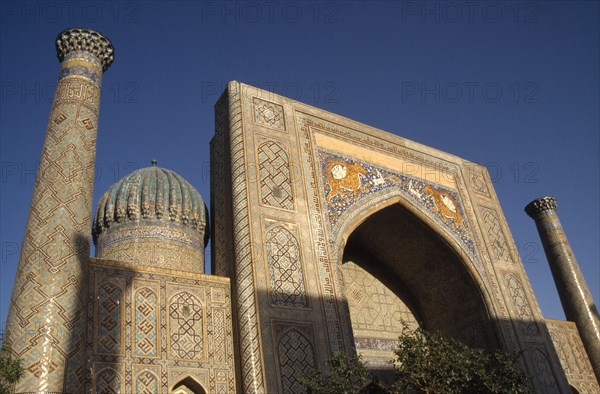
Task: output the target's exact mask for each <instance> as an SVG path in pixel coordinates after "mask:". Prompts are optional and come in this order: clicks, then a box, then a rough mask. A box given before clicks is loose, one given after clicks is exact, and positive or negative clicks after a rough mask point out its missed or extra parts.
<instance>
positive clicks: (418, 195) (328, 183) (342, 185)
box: [318, 150, 476, 255]
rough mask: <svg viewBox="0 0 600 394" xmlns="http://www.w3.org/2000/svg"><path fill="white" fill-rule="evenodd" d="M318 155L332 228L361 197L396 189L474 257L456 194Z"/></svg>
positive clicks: (409, 178)
mask: <svg viewBox="0 0 600 394" xmlns="http://www.w3.org/2000/svg"><path fill="white" fill-rule="evenodd" d="M318 155H319V161H320V163H321V171H322V174H323V180H324V181H323V185H324V190H323V192H324V195H325V196H326V197H325V200H326V202H327V214H328V217H329V221H330V223H331V224H332V225H335V223H336V222H337V221H338V219H339V218H340V216H341V215H342V214H343V213H344V212H345V211H346V210H348V209H349V208H350V207H351V206H353V205H355V204H357V203H358V201H360V199H361V198H362V197H363V196H366V195H369V194H372V193H376V192H378V191H380V190H383V189H387V188H396V189H398V190H400V191H401V192H403V194H404V195H405V196H406V197H407V199H409V201H412V202H414V203H416V204H418V205H419V206H421V207H423V208H425V209H426V210H427V211H429V212H430V213H431V216H432V217H433V218H434V219H435V220H436V222H438V223H441V224H443V225H444V226H445V227H446V228H448V229H449V230H450V231H451V232H452V234H454V235H455V236H456V237H457V238H458V239H459V240H460V242H461V243H462V244H463V245H464V246H465V247H466V249H467V250H468V251H469V252H470V253H471V254H472V255H476V248H475V242H474V241H473V236H472V234H471V229H470V228H469V224H468V223H467V221H466V216H465V214H464V208H463V207H462V203H461V201H460V197H459V195H458V193H456V192H455V191H453V190H449V189H446V188H444V187H441V186H437V185H434V184H430V183H427V182H425V181H423V180H421V179H417V178H412V177H408V176H406V175H402V174H395V173H393V172H391V171H388V170H385V169H383V168H379V167H375V166H373V165H370V164H367V163H359V162H357V161H354V160H352V159H349V158H346V157H342V156H340V155H337V154H333V153H329V152H326V151H322V150H319V152H318Z"/></svg>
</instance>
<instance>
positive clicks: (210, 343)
mask: <svg viewBox="0 0 600 394" xmlns="http://www.w3.org/2000/svg"><path fill="white" fill-rule="evenodd" d="M89 267H90V270H89V272H90V274H89V283H90V285H89V288H90V295H89V298H88V299H89V304H88V309H87V312H88V320H89V321H88V333H89V334H88V338H87V357H88V359H89V360H90V361H91V367H90V363H89V362H88V363H87V364H86V365H87V366H88V367H87V368H86V370H85V372H86V373H87V375H86V379H85V380H86V390H84V391H85V392H94V390H95V387H96V383H97V382H96V380H95V376H92V375H94V374H93V373H90V372H94V373H97V372H98V371H102V370H103V369H104V368H112V369H114V370H115V371H117V373H118V374H119V379H120V382H121V392H122V393H136V392H152V393H169V392H171V389H172V388H173V385H174V384H176V382H178V381H180V380H181V379H184V378H185V377H186V376H191V377H193V378H194V379H195V380H197V381H198V382H200V383H201V384H202V386H203V387H205V388H206V392H216V391H217V387H218V386H220V388H221V389H222V388H225V390H226V392H227V393H235V392H236V386H235V365H234V355H233V352H234V347H233V332H232V325H231V323H232V322H231V292H230V285H229V283H228V281H227V280H224V279H223V278H214V277H212V276H204V275H202V274H198V273H190V272H173V271H169V270H160V269H157V268H152V267H144V266H140V265H138V264H135V263H127V262H115V261H107V260H100V259H95V258H90V264H89ZM213 278H214V279H213ZM107 284H112V285H114V286H115V287H118V288H119V289H121V294H122V295H121V299H120V307H121V308H122V309H121V312H120V314H121V315H120V325H121V334H120V335H121V346H120V349H121V350H120V351H121V353H120V354H116V353H112V354H107V353H98V352H96V351H94V349H95V346H96V345H95V343H96V342H101V341H102V339H103V338H100V337H99V336H98V335H97V328H95V327H98V323H97V322H94V321H95V320H97V314H98V313H97V308H98V304H97V302H96V301H95V300H96V299H98V295H99V293H100V291H103V290H102V287H104V286H105V285H107ZM205 300H210V302H208V301H207V302H205ZM204 305H206V308H205V307H204ZM94 316H96V318H94ZM94 333H96V334H94ZM180 372H181V373H180ZM172 373H173V374H177V375H178V377H177V378H175V380H173V379H171V376H172ZM152 375H153V376H152ZM182 375H183V376H182ZM217 376H218V379H217ZM155 384H156V385H157V386H158V390H155V389H154V388H155ZM74 393H76V392H74Z"/></svg>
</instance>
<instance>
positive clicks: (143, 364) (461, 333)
mask: <svg viewBox="0 0 600 394" xmlns="http://www.w3.org/2000/svg"><path fill="white" fill-rule="evenodd" d="M57 50H58V53H59V60H61V61H62V65H61V74H60V79H59V84H58V86H57V91H56V96H55V101H54V104H53V106H52V113H51V116H50V121H49V124H48V130H47V138H46V141H45V143H44V149H43V153H42V160H41V162H40V167H39V169H38V172H39V173H38V177H37V180H36V185H35V189H34V194H33V198H32V203H31V209H30V213H29V218H28V221H27V229H26V233H25V237H24V241H23V248H22V254H21V258H20V261H19V267H18V271H17V276H16V279H15V287H14V290H13V297H12V300H11V308H10V312H9V318H8V323H7V327H6V332H7V334H6V338H7V340H9V341H11V342H12V344H13V351H14V353H15V355H16V356H17V357H19V358H22V359H23V364H24V367H25V377H24V378H23V379H22V380H21V381H20V382H19V383H18V384H17V386H16V387H15V392H17V393H79V392H95V393H186V394H189V393H235V392H240V393H302V392H304V390H303V388H302V386H301V385H300V383H299V381H298V377H299V376H300V375H301V374H302V373H303V372H304V371H306V370H307V369H308V368H323V365H324V362H325V361H326V360H328V359H329V358H330V356H331V354H332V353H333V352H336V351H343V352H349V353H354V352H358V353H359V354H362V355H363V357H364V360H365V361H366V363H367V366H368V367H369V368H370V369H371V370H372V371H373V372H374V373H375V374H377V375H379V377H380V384H382V385H385V384H386V382H387V380H386V379H388V377H389V373H390V365H389V364H388V363H387V362H386V361H387V360H388V359H390V358H391V356H392V349H393V347H394V341H395V339H396V338H397V336H398V335H399V333H400V332H401V329H402V323H403V322H407V323H408V324H409V325H411V326H421V327H423V328H425V329H428V330H437V331H441V332H442V333H444V334H446V335H449V336H452V337H454V338H457V339H459V340H461V341H463V342H465V343H466V344H468V345H472V346H478V347H483V348H485V349H488V350H494V349H505V350H507V351H519V350H520V351H522V352H523V353H522V354H523V356H522V367H523V368H524V369H525V370H526V371H527V372H528V373H529V374H530V375H531V376H532V377H533V380H532V385H533V388H534V390H535V391H536V392H539V393H569V392H572V391H571V390H572V389H576V390H577V392H581V393H583V392H586V393H600V388H599V387H598V383H597V380H596V378H595V377H594V371H595V368H596V367H595V365H596V364H595V361H594V360H595V358H594V357H595V353H594V348H593V335H594V327H595V325H594V324H595V323H594V321H593V319H592V320H589V319H588V320H586V319H585V316H584V317H581V316H580V315H582V314H583V313H582V312H577V311H576V310H575V309H576V307H577V306H578V305H580V304H581V302H579V303H578V302H577V301H574V305H575V306H574V307H573V308H574V311H575V312H573V313H574V315H576V316H577V317H578V320H575V319H570V320H574V321H576V323H573V322H559V321H554V320H545V319H544V318H543V316H542V314H541V311H540V308H539V306H538V303H537V300H536V298H535V295H534V294H533V291H532V289H531V286H530V284H529V280H528V278H527V275H526V273H525V270H524V268H523V264H522V262H521V260H520V257H519V255H518V254H517V253H516V252H515V251H516V248H515V246H514V241H513V239H512V237H511V233H510V230H509V228H508V225H507V223H506V220H505V219H504V216H503V213H502V209H501V207H500V204H499V202H498V198H497V196H496V194H495V192H494V187H493V185H492V182H491V180H490V178H489V175H488V173H487V170H486V169H485V168H484V167H482V166H480V165H478V164H475V163H472V162H469V161H467V160H464V159H461V158H459V157H456V156H453V155H451V154H448V153H445V152H442V151H439V150H436V149H433V148H430V147H427V146H424V145H421V144H418V143H416V142H413V141H409V140H406V139H404V138H402V137H399V136H396V135H392V134H390V133H387V132H384V131H381V130H377V129H375V128H372V127H369V126H367V125H364V124H361V123H358V122H355V121H352V120H350V119H348V118H344V117H341V116H338V115H335V114H332V113H329V112H326V111H323V110H320V109H317V108H314V107H311V106H308V105H305V104H302V103H299V102H297V101H294V100H290V99H288V98H285V97H282V96H278V95H275V94H273V93H270V92H267V91H264V90H260V89H257V88H254V87H252V86H249V85H245V84H243V83H239V82H235V81H234V82H230V83H229V84H228V86H227V89H226V90H225V91H224V92H223V94H222V96H221V97H220V99H219V100H218V102H217V104H216V106H215V135H214V138H213V139H212V141H211V147H210V151H211V152H210V154H211V196H210V197H211V204H210V205H211V212H210V215H209V214H208V212H207V208H206V205H205V203H204V200H203V198H202V196H200V194H199V193H198V192H197V191H196V189H195V188H194V187H193V186H192V185H190V184H189V183H188V182H187V181H186V180H185V179H183V178H182V177H181V176H179V175H178V174H177V173H175V172H173V171H171V170H167V169H164V168H160V167H157V166H156V163H153V165H152V166H149V167H147V168H142V169H139V170H137V171H134V172H133V173H131V174H129V175H127V176H125V177H124V178H123V179H121V180H119V181H118V182H117V183H115V184H114V185H113V186H111V187H110V188H109V190H108V191H107V192H106V193H105V194H104V195H103V196H102V197H101V199H100V201H99V203H98V206H97V208H96V211H95V216H94V218H93V219H92V204H91V196H92V186H93V182H92V179H93V168H94V160H95V135H96V134H95V133H96V127H97V121H98V119H97V113H98V105H99V94H100V80H101V77H102V73H103V72H104V71H106V70H107V68H108V67H109V66H110V64H111V63H112V61H113V58H114V51H113V48H112V44H111V43H110V41H108V40H107V39H106V38H105V37H103V36H102V35H100V34H99V33H96V32H93V31H90V30H85V29H69V30H67V31H65V32H63V33H61V35H60V36H59V38H58V42H57ZM73 163H77V165H76V166H75V167H73ZM67 166H68V168H67ZM536 201H537V200H536ZM539 201H542V202H541V203H538V205H539V207H538V205H535V204H534V205H535V207H534V208H531V209H530V208H528V213H529V214H531V215H534V216H535V218H536V223H538V226H542V225H544V223H546V222H544V221H543V220H544V219H543V218H541V219H540V217H541V216H540V217H538V216H536V215H538V212H537V211H536V209H537V210H543V209H551V210H555V209H556V204H555V203H554V205H552V204H551V203H552V201H550V200H544V199H542V200H539ZM542 203H543V204H542ZM544 204H545V205H544ZM542 205H543V207H542ZM540 207H542V208H543V209H542V208H540ZM548 207H549V208H548ZM540 212H541V211H540ZM552 212H553V211H552ZM540 215H542V214H540ZM544 215H550V214H546V213H544V214H543V215H542V216H544ZM550 216H551V215H550ZM550 216H548V217H550ZM544 217H546V216H544ZM553 220H554V219H553ZM555 222H556V221H554V222H552V223H555ZM540 223H541V224H540ZM553 228H554V227H553ZM560 236H561V237H562V238H561V240H564V242H566V238H565V237H564V234H563V233H561V235H560ZM209 237H210V239H211V247H212V253H211V258H212V260H211V261H210V267H211V275H208V274H205V273H204V266H205V261H204V256H205V251H204V248H205V247H206V246H207V242H208V239H209ZM92 238H93V241H94V243H95V245H96V249H95V250H96V256H95V257H89V251H90V247H89V244H90V242H91V239H92ZM575 264H576V263H575ZM582 327H583V328H582ZM590 344H591V345H590Z"/></svg>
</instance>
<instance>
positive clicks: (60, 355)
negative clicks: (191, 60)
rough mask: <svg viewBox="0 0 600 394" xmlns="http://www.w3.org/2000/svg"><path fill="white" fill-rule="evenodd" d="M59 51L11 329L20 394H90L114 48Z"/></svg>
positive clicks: (68, 38)
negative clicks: (102, 108) (101, 169)
mask: <svg viewBox="0 0 600 394" xmlns="http://www.w3.org/2000/svg"><path fill="white" fill-rule="evenodd" d="M56 47H57V51H58V57H59V60H61V69H60V74H59V79H58V84H57V87H56V92H55V95H54V100H53V102H52V109H51V112H50V119H49V121H48V127H47V130H46V136H45V140H44V145H43V148H42V154H41V159H40V163H39V167H38V170H37V176H36V180H35V186H34V191H33V197H32V200H31V205H30V209H29V215H28V218H27V224H26V228H25V235H24V237H23V244H22V247H21V255H20V258H19V265H18V268H17V273H16V277H15V285H14V288H13V293H12V298H11V304H10V309H9V315H8V321H7V328H6V332H7V340H8V341H10V343H11V345H12V349H13V353H14V354H15V355H16V356H17V357H19V358H21V359H22V360H23V364H22V365H23V367H24V369H25V375H24V377H23V378H22V379H21V380H20V381H19V383H18V384H17V386H16V389H15V392H17V393H23V392H28V393H49V392H52V393H60V392H69V393H80V392H83V391H84V385H83V383H84V381H83V379H84V371H85V367H86V364H85V363H86V357H85V346H86V340H85V338H86V316H85V310H86V297H87V284H86V283H87V277H86V275H87V262H88V259H89V255H90V226H91V213H92V197H93V181H94V160H95V155H96V132H97V124H98V111H99V104H100V83H101V79H102V73H103V71H104V70H106V69H107V68H108V66H110V64H111V63H112V60H113V48H112V44H111V43H110V41H109V40H108V39H106V38H105V37H103V36H102V35H100V34H99V33H96V32H93V31H90V30H83V29H69V30H65V31H64V32H62V33H61V34H60V35H59V36H58V38H57V42H56Z"/></svg>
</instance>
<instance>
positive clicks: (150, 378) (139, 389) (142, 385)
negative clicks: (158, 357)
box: [135, 371, 159, 394]
mask: <svg viewBox="0 0 600 394" xmlns="http://www.w3.org/2000/svg"><path fill="white" fill-rule="evenodd" d="M135 392H136V394H157V393H158V392H159V391H158V379H157V377H156V375H154V374H153V373H152V372H150V371H143V372H140V373H139V374H138V376H137V378H136V379H135Z"/></svg>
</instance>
